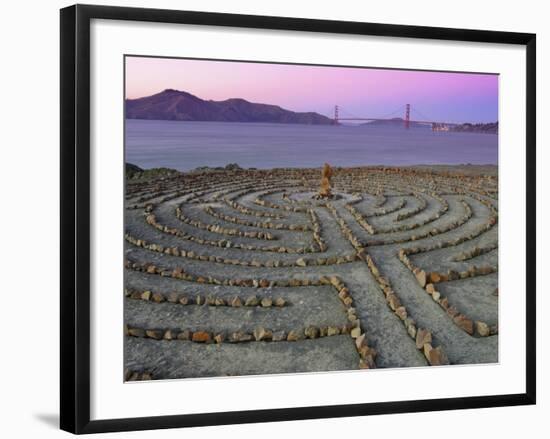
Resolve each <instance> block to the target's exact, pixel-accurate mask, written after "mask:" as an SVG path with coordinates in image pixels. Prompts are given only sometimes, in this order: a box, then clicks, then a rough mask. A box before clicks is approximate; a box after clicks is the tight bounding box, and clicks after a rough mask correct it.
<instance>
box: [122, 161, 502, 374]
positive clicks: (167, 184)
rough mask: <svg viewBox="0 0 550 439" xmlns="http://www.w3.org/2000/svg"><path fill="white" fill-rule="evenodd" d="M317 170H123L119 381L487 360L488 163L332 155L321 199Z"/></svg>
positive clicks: (493, 317)
mask: <svg viewBox="0 0 550 439" xmlns="http://www.w3.org/2000/svg"><path fill="white" fill-rule="evenodd" d="M478 174H479V173H478ZM319 180H320V171H319V169H278V170H222V171H208V172H196V173H189V174H175V175H172V176H168V177H162V178H150V179H145V178H143V179H136V180H134V179H129V180H127V188H126V211H125V239H126V247H125V298H124V300H125V305H124V314H125V315H124V320H125V367H126V371H125V375H126V377H125V378H126V379H127V380H145V379H167V378H184V377H205V376H225V375H247V374H267V373H293V372H308V371H327V370H348V369H372V368H387V367H408V366H427V365H445V364H472V363H489V362H496V361H498V351H497V348H498V335H497V334H498V285H497V279H498V273H497V269H498V247H497V244H498V242H497V239H498V225H497V221H498V203H497V200H498V177H497V176H496V175H475V173H473V174H472V173H458V172H443V171H437V172H436V171H433V170H429V169H421V168H414V169H413V168H367V167H363V168H336V169H335V172H334V176H333V178H332V187H333V194H334V197H333V198H331V199H329V200H319V199H316V198H315V195H316V194H317V190H318V187H319Z"/></svg>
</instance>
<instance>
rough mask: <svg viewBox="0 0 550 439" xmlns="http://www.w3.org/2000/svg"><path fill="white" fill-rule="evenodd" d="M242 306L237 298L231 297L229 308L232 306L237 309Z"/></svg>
mask: <svg viewBox="0 0 550 439" xmlns="http://www.w3.org/2000/svg"><path fill="white" fill-rule="evenodd" d="M242 305H243V302H242V300H241V298H240V297H239V296H235V297H233V299H231V306H234V307H235V308H239V307H241V306H242Z"/></svg>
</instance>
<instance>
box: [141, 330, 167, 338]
mask: <svg viewBox="0 0 550 439" xmlns="http://www.w3.org/2000/svg"><path fill="white" fill-rule="evenodd" d="M145 335H147V337H149V338H152V339H154V340H160V339H162V336H163V333H162V331H159V330H157V329H147V330H146V331H145Z"/></svg>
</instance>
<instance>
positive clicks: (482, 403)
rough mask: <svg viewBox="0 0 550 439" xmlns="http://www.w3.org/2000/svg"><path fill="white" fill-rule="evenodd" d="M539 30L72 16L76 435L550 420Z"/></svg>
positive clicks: (70, 398)
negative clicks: (539, 171)
mask: <svg viewBox="0 0 550 439" xmlns="http://www.w3.org/2000/svg"><path fill="white" fill-rule="evenodd" d="M535 130H536V126H535V35H533V34H525V33H510V32H497V31H482V30H464V29H445V28H428V27H419V26H401V25H389V24H372V23H358V22H339V21H325V20H310V19H303V18H288V17H263V16H245V15H232V14H219V13H208V12H185V11H171V10H154V9H134V8H118V7H103V6H81V5H77V6H71V7H68V8H65V9H62V10H61V267H62V268H61V428H62V429H64V430H67V431H70V432H73V433H95V432H107V431H124V430H142V429H154V428H170V427H187V426H203V425H216V424H232V423H247V422H265V421H281V420H298V419H312V418H322V417H343V416H362V415H371V414H385V413H401V412H415V411H431V410H448V409H462V408H478V407H495V406H504V405H522V404H534V403H535V138H536V137H535Z"/></svg>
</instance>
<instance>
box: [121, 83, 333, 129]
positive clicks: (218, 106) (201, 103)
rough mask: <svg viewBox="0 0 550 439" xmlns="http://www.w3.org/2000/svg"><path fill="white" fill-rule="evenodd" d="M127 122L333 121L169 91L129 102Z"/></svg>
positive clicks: (311, 122) (261, 105)
mask: <svg viewBox="0 0 550 439" xmlns="http://www.w3.org/2000/svg"><path fill="white" fill-rule="evenodd" d="M126 118H127V119H148V120H181V121H209V122H270V123H291V124H308V125H330V124H332V119H330V118H328V117H326V116H323V115H321V114H318V113H313V112H310V113H297V112H294V111H290V110H285V109H284V108H281V107H279V106H277V105H268V104H258V103H254V102H249V101H246V100H244V99H238V98H233V99H227V100H225V101H206V100H204V99H201V98H199V97H197V96H194V95H192V94H191V93H187V92H185V91H179V90H173V89H166V90H164V91H162V92H160V93H157V94H154V95H152V96H147V97H143V98H138V99H127V100H126Z"/></svg>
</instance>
